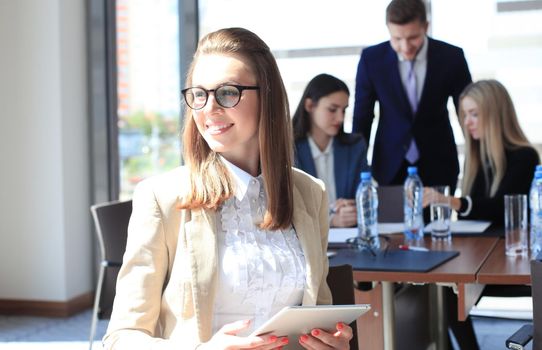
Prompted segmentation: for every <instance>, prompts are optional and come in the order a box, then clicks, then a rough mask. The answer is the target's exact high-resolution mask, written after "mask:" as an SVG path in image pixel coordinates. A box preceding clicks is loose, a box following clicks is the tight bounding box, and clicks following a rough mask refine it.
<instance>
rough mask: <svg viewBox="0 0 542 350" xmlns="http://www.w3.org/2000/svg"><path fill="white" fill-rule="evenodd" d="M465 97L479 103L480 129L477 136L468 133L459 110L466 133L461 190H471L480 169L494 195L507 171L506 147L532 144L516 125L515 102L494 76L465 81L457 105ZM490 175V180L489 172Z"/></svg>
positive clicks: (465, 192) (461, 112)
mask: <svg viewBox="0 0 542 350" xmlns="http://www.w3.org/2000/svg"><path fill="white" fill-rule="evenodd" d="M465 97H470V98H472V99H473V100H474V102H475V103H476V105H477V107H478V129H479V130H483V132H482V134H481V137H480V139H479V140H474V139H472V137H471V136H470V134H469V132H468V130H467V128H466V126H465V112H464V110H463V109H462V108H460V111H459V119H460V122H461V125H462V126H463V134H464V135H465V169H464V175H463V182H462V186H461V187H462V192H463V193H464V194H465V195H468V194H470V193H471V190H472V186H473V183H474V179H475V178H476V174H477V173H478V172H479V171H480V170H482V171H483V174H484V177H485V179H486V183H487V184H488V188H486V193H487V194H489V196H490V197H493V196H494V195H495V193H496V192H497V189H498V187H499V184H500V182H501V180H502V178H503V176H504V173H505V171H506V155H505V150H510V149H516V148H519V147H531V148H532V145H531V143H530V142H529V140H527V137H526V136H525V134H524V133H523V131H522V130H521V127H520V126H519V122H518V118H517V115H516V110H515V108H514V104H513V102H512V99H511V98H510V95H509V94H508V91H506V88H505V87H504V86H503V85H502V84H501V83H500V82H498V81H497V80H480V81H477V82H475V83H471V84H470V85H468V86H467V87H466V88H465V90H463V92H462V93H461V96H460V97H459V101H460V105H461V103H462V101H463V99H464V98H465ZM491 175H492V176H493V179H492V180H491V183H490V184H489V179H490V176H491Z"/></svg>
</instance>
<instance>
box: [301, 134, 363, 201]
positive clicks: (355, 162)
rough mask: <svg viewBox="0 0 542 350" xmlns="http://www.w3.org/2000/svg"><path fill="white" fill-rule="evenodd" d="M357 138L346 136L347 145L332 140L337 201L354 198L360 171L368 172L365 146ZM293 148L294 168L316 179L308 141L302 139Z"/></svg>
mask: <svg viewBox="0 0 542 350" xmlns="http://www.w3.org/2000/svg"><path fill="white" fill-rule="evenodd" d="M357 136H358V137H359V138H356V137H354V136H350V135H346V138H347V139H348V143H344V142H341V141H340V140H339V139H338V138H337V137H335V138H334V140H333V168H334V175H335V192H336V195H337V199H339V198H349V199H353V198H355V197H356V190H357V187H358V184H359V182H360V176H359V174H360V173H361V172H362V171H367V170H369V166H368V165H367V144H366V143H365V140H364V139H363V138H362V137H361V135H357ZM295 148H296V154H295V166H296V167H297V168H299V169H301V170H303V171H304V172H306V173H308V174H311V175H312V176H314V177H317V175H316V166H315V165H314V159H313V158H312V153H311V148H310V146H309V140H308V139H307V138H303V139H300V140H298V141H296V142H295ZM330 204H331V203H330Z"/></svg>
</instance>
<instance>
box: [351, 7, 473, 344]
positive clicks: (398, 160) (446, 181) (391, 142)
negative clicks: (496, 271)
mask: <svg viewBox="0 0 542 350" xmlns="http://www.w3.org/2000/svg"><path fill="white" fill-rule="evenodd" d="M386 25H387V26H388V30H389V33H390V40H389V41H386V42H383V43H381V44H378V45H375V46H371V47H368V48H366V49H364V50H363V52H362V54H361V58H360V61H359V65H358V71H357V76H356V95H355V104H354V121H353V122H354V123H353V130H352V132H361V133H362V134H363V136H364V137H365V139H366V140H369V139H370V135H371V127H372V123H373V119H374V117H375V115H374V107H375V102H376V101H378V102H379V106H380V113H379V114H380V117H379V122H378V129H377V131H376V137H375V140H374V146H373V159H372V164H371V168H372V170H373V176H374V178H375V179H376V180H377V181H378V183H379V185H402V184H403V183H404V181H405V177H406V175H407V167H409V166H411V165H413V166H417V167H418V172H419V174H420V177H421V179H422V182H423V184H424V186H434V185H449V186H450V188H451V190H452V193H453V191H454V190H455V188H456V185H457V176H458V174H459V162H458V159H457V148H456V144H455V140H454V135H453V131H452V126H451V125H450V118H449V115H448V108H447V104H448V98H449V97H450V96H451V97H452V98H453V101H454V104H455V108H456V111H457V110H458V108H459V104H458V103H459V95H460V94H461V92H462V91H463V89H464V88H465V86H467V85H468V84H470V83H471V82H472V78H471V75H470V72H469V68H468V66H467V62H466V60H465V56H464V55H463V50H462V49H461V48H459V47H456V46H453V45H450V44H447V43H445V42H442V41H438V40H435V39H432V38H429V37H427V27H428V25H429V23H428V22H427V17H426V10H425V4H424V2H423V0H392V1H391V2H390V4H389V5H388V7H387V8H386ZM446 297H447V303H446V305H447V309H448V310H447V311H448V312H447V313H448V324H449V326H450V328H451V329H452V331H453V333H454V335H455V338H456V340H457V341H458V343H459V345H460V348H461V349H472V350H476V349H478V348H479V347H478V344H477V341H476V336H475V334H474V329H473V327H472V323H471V319H470V317H468V318H467V320H466V321H465V322H459V321H458V320H457V298H456V297H455V295H453V293H452V292H451V291H450V290H447V293H446ZM449 344H451V343H449Z"/></svg>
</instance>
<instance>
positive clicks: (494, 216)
mask: <svg viewBox="0 0 542 350" xmlns="http://www.w3.org/2000/svg"><path fill="white" fill-rule="evenodd" d="M459 101H460V110H459V119H460V121H461V124H462V126H463V134H464V135H465V166H464V172H463V173H464V174H463V182H462V184H461V191H462V197H451V205H452V209H454V210H455V211H457V212H458V214H459V215H458V217H459V219H470V220H489V221H491V222H493V223H494V224H496V225H499V226H500V225H502V224H503V222H504V195H505V194H509V193H525V194H527V193H528V192H529V188H530V185H531V181H532V178H533V174H534V169H535V167H536V165H537V164H538V163H539V162H540V158H539V156H538V153H537V152H536V150H535V149H534V147H533V146H532V144H531V143H530V142H529V140H527V137H526V136H525V134H524V133H523V131H522V130H521V127H520V126H519V122H518V118H517V115H516V110H515V108H514V104H513V103H512V99H511V98H510V95H509V94H508V91H506V88H505V87H504V86H503V85H502V84H501V83H500V82H498V81H496V80H480V81H477V82H475V83H471V84H470V85H468V86H467V87H466V88H465V89H464V90H463V92H462V94H461V95H460V98H459ZM431 194H432V190H431V189H430V188H425V189H424V196H423V197H424V206H427V204H428V203H427V202H428V201H427V198H429V196H430V195H431ZM523 287H525V288H523ZM483 295H487V296H490V295H491V296H522V295H530V290H529V287H528V286H519V287H518V286H503V285H494V286H486V288H485V289H484V292H483ZM446 298H447V300H448V302H447V303H446V305H447V310H448V323H449V325H450V327H452V329H454V334H456V337H458V338H459V339H458V341H459V342H460V343H463V344H469V345H468V348H469V349H478V345H477V340H476V335H475V333H474V328H473V327H472V321H471V318H470V316H469V317H467V319H466V320H465V321H464V322H459V321H457V298H456V296H455V295H453V293H452V292H451V290H448V291H447V293H446ZM456 329H457V330H456ZM465 348H467V347H465Z"/></svg>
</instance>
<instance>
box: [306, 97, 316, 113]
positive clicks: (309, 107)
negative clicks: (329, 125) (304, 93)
mask: <svg viewBox="0 0 542 350" xmlns="http://www.w3.org/2000/svg"><path fill="white" fill-rule="evenodd" d="M313 108H314V102H313V101H312V98H310V97H307V98H306V99H305V110H306V111H307V112H309V113H312V109H313Z"/></svg>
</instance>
